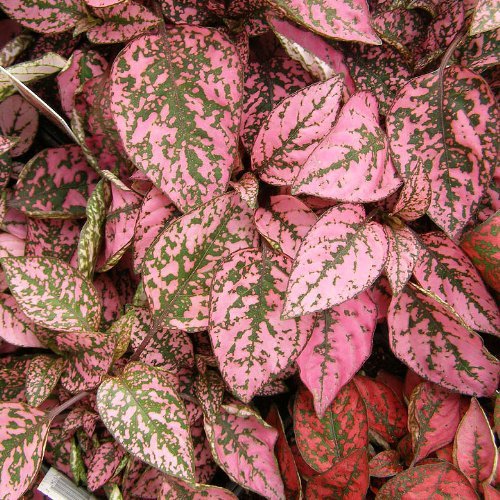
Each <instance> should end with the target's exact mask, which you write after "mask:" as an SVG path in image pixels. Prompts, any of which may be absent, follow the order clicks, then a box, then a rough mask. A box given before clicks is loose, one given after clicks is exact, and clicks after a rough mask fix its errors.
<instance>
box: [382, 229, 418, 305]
mask: <svg viewBox="0 0 500 500" xmlns="http://www.w3.org/2000/svg"><path fill="white" fill-rule="evenodd" d="M384 231H385V236H386V238H387V242H388V243H389V247H388V252H387V261H386V263H385V273H386V275H387V278H388V280H389V283H390V285H391V289H392V294H393V295H394V296H396V295H399V294H400V293H401V291H402V290H403V288H404V287H405V285H406V283H407V282H408V280H409V279H410V278H411V275H412V272H413V268H414V267H415V264H416V263H417V259H418V256H419V250H420V243H419V241H418V238H417V236H416V235H415V233H414V232H413V231H412V230H411V229H409V228H408V227H406V226H405V225H402V226H401V227H399V226H396V225H394V227H393V226H390V225H389V226H384Z"/></svg>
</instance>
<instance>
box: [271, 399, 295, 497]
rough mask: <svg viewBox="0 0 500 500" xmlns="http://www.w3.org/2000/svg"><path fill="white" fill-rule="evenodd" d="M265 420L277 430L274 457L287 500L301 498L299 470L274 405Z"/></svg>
mask: <svg viewBox="0 0 500 500" xmlns="http://www.w3.org/2000/svg"><path fill="white" fill-rule="evenodd" d="M266 422H267V423H268V424H269V425H271V426H273V427H274V428H275V429H276V430H277V431H278V439H277V441H276V445H275V453H276V458H277V460H278V466H279V468H280V472H281V477H282V478H283V485H284V486H285V496H286V498H287V500H301V499H302V481H301V479H300V475H299V471H298V470H297V466H296V465H295V459H294V457H293V453H292V450H291V449H290V445H289V444H288V441H287V439H286V434H285V428H284V426H283V421H282V420H281V416H280V414H279V411H278V408H277V407H276V405H273V406H271V409H270V410H269V413H268V414H267V417H266Z"/></svg>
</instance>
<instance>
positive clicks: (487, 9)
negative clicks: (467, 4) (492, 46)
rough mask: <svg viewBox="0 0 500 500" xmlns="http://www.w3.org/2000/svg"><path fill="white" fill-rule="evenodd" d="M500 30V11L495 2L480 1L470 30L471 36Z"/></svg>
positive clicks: (489, 0)
mask: <svg viewBox="0 0 500 500" xmlns="http://www.w3.org/2000/svg"><path fill="white" fill-rule="evenodd" d="M498 28H500V11H499V9H498V4H497V3H496V2H495V0H478V1H477V5H476V8H475V10H474V15H473V17H472V22H471V25H470V28H469V33H470V34H471V35H477V34H479V33H485V32H486V31H493V30H496V29H498Z"/></svg>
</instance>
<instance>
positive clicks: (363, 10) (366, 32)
mask: <svg viewBox="0 0 500 500" xmlns="http://www.w3.org/2000/svg"><path fill="white" fill-rule="evenodd" d="M268 1H269V3H270V4H271V5H273V6H274V7H276V8H277V9H278V10H279V11H282V12H284V14H285V15H286V16H287V17H288V18H290V19H291V20H292V21H295V22H297V23H298V24H301V25H303V26H305V27H306V28H307V29H309V30H311V31H313V32H315V33H317V34H319V35H323V36H326V37H328V38H335V39H338V40H345V41H356V42H363V43H369V44H375V45H378V44H380V43H381V42H380V39H379V37H378V36H377V34H376V33H375V31H374V30H373V28H372V26H371V24H370V13H369V10H368V4H367V2H366V1H365V0H340V1H335V0H323V1H321V2H314V1H312V0H307V1H305V2H304V1H302V2H301V1H300V0H292V1H288V2H285V1H284V0H268Z"/></svg>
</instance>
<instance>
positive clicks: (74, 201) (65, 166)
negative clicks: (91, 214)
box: [12, 145, 99, 218]
mask: <svg viewBox="0 0 500 500" xmlns="http://www.w3.org/2000/svg"><path fill="white" fill-rule="evenodd" d="M98 180H99V177H98V175H97V173H96V172H95V171H94V170H93V169H92V168H90V166H89V165H88V164H87V162H86V161H85V157H84V155H83V153H82V150H81V148H80V147H79V146H76V145H75V146H61V147H58V148H49V149H44V150H43V151H41V152H40V153H38V154H37V155H36V156H34V157H33V158H32V159H31V160H30V161H29V162H28V163H27V164H26V165H25V166H24V168H23V170H22V171H21V174H20V175H19V179H18V181H17V184H16V187H15V191H14V198H13V199H12V206H13V207H15V208H18V209H19V210H21V211H23V212H24V213H26V214H27V215H29V216H30V217H40V218H52V217H55V218H81V217H84V216H85V207H86V205H87V199H88V197H89V195H90V193H91V192H92V190H93V188H94V187H95V185H96V183H97V181H98Z"/></svg>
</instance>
